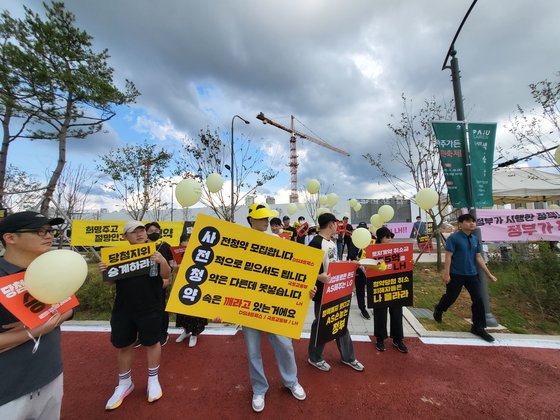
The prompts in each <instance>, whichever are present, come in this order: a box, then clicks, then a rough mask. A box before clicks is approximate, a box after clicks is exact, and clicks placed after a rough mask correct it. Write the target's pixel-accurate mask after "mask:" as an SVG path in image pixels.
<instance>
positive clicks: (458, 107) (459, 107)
mask: <svg viewBox="0 0 560 420" xmlns="http://www.w3.org/2000/svg"><path fill="white" fill-rule="evenodd" d="M477 1H478V0H473V2H472V3H471V6H470V7H469V10H467V13H466V14H465V17H463V21H462V22H461V24H460V25H459V28H458V29H457V32H456V33H455V36H454V37H453V41H451V45H450V46H449V50H448V51H447V55H446V56H445V60H444V62H443V66H442V68H441V69H442V70H445V69H449V70H451V80H452V83H453V96H454V98H455V113H456V114H457V120H458V121H463V122H464V123H465V131H467V124H466V121H465V111H464V108H463V93H462V91H461V76H460V72H459V60H458V59H457V50H456V49H455V41H456V40H457V37H458V36H459V33H460V32H461V29H462V28H463V25H464V24H465V22H466V20H467V18H468V17H469V15H470V13H471V11H472V9H473V7H474V6H475V4H476V2H477ZM449 57H451V62H450V65H449V66H448V65H447V61H448V59H449ZM463 143H464V144H463V149H464V152H465V153H464V156H465V178H466V186H467V191H466V193H467V202H468V204H469V213H470V214H471V215H472V216H473V217H474V218H475V220H476V207H475V205H474V194H473V185H472V179H471V162H470V155H469V150H468V147H469V146H468V141H467V137H466V134H465V138H464V142H463ZM474 235H475V236H476V237H477V238H478V239H479V241H480V242H482V233H481V231H480V228H479V227H477V228H476V230H475V231H474ZM477 271H478V277H479V279H480V282H481V288H480V289H481V294H482V300H483V302H484V310H485V313H486V324H487V325H488V326H489V327H497V326H498V321H497V320H496V318H495V317H494V315H493V314H492V309H491V307H490V298H489V296H488V277H487V276H486V273H484V271H482V270H481V269H480V268H479V267H477Z"/></svg>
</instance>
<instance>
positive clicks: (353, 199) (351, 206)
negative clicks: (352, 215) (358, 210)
mask: <svg viewBox="0 0 560 420" xmlns="http://www.w3.org/2000/svg"><path fill="white" fill-rule="evenodd" d="M356 204H358V200H356V199H355V198H351V199H350V208H351V209H353V208H354V207H356Z"/></svg>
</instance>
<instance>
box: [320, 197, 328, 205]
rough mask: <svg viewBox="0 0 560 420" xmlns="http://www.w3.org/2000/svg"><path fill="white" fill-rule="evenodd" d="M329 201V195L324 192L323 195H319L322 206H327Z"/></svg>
mask: <svg viewBox="0 0 560 420" xmlns="http://www.w3.org/2000/svg"><path fill="white" fill-rule="evenodd" d="M327 201H328V198H327V196H326V195H324V194H321V196H320V197H319V204H321V205H322V206H326V205H327Z"/></svg>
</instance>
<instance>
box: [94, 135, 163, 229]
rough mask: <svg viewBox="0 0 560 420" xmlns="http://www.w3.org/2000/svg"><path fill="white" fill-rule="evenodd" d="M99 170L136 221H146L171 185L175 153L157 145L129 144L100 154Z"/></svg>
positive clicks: (108, 185) (160, 203) (159, 204)
mask: <svg viewBox="0 0 560 420" xmlns="http://www.w3.org/2000/svg"><path fill="white" fill-rule="evenodd" d="M100 159H101V163H100V164H98V165H97V169H98V170H99V171H101V172H102V173H103V174H105V175H107V176H108V177H109V178H110V179H111V180H110V181H109V183H108V184H107V187H108V188H109V189H110V190H112V191H115V192H116V193H117V196H118V197H119V198H120V199H121V200H122V202H123V205H124V208H125V210H126V212H127V213H128V214H129V215H130V217H132V218H133V219H134V220H142V219H143V218H144V215H145V214H146V212H147V211H148V210H152V209H156V210H157V208H159V206H161V205H162V200H161V192H162V190H163V188H164V187H166V186H169V180H168V179H166V178H165V173H166V170H167V168H168V167H169V164H170V162H171V155H170V154H169V153H167V152H166V151H165V150H163V148H160V149H159V150H158V149H157V148H156V146H155V145H153V144H148V143H147V142H146V141H144V143H143V144H135V145H127V146H124V147H121V148H117V149H112V150H110V151H109V152H108V153H107V154H105V155H103V156H100Z"/></svg>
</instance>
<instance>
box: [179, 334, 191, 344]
mask: <svg viewBox="0 0 560 420" xmlns="http://www.w3.org/2000/svg"><path fill="white" fill-rule="evenodd" d="M190 335H191V333H187V332H185V331H183V332H182V333H181V335H179V337H177V339H176V340H175V342H176V343H182V342H183V341H184V340H185V338H187V337H189V336H190Z"/></svg>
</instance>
